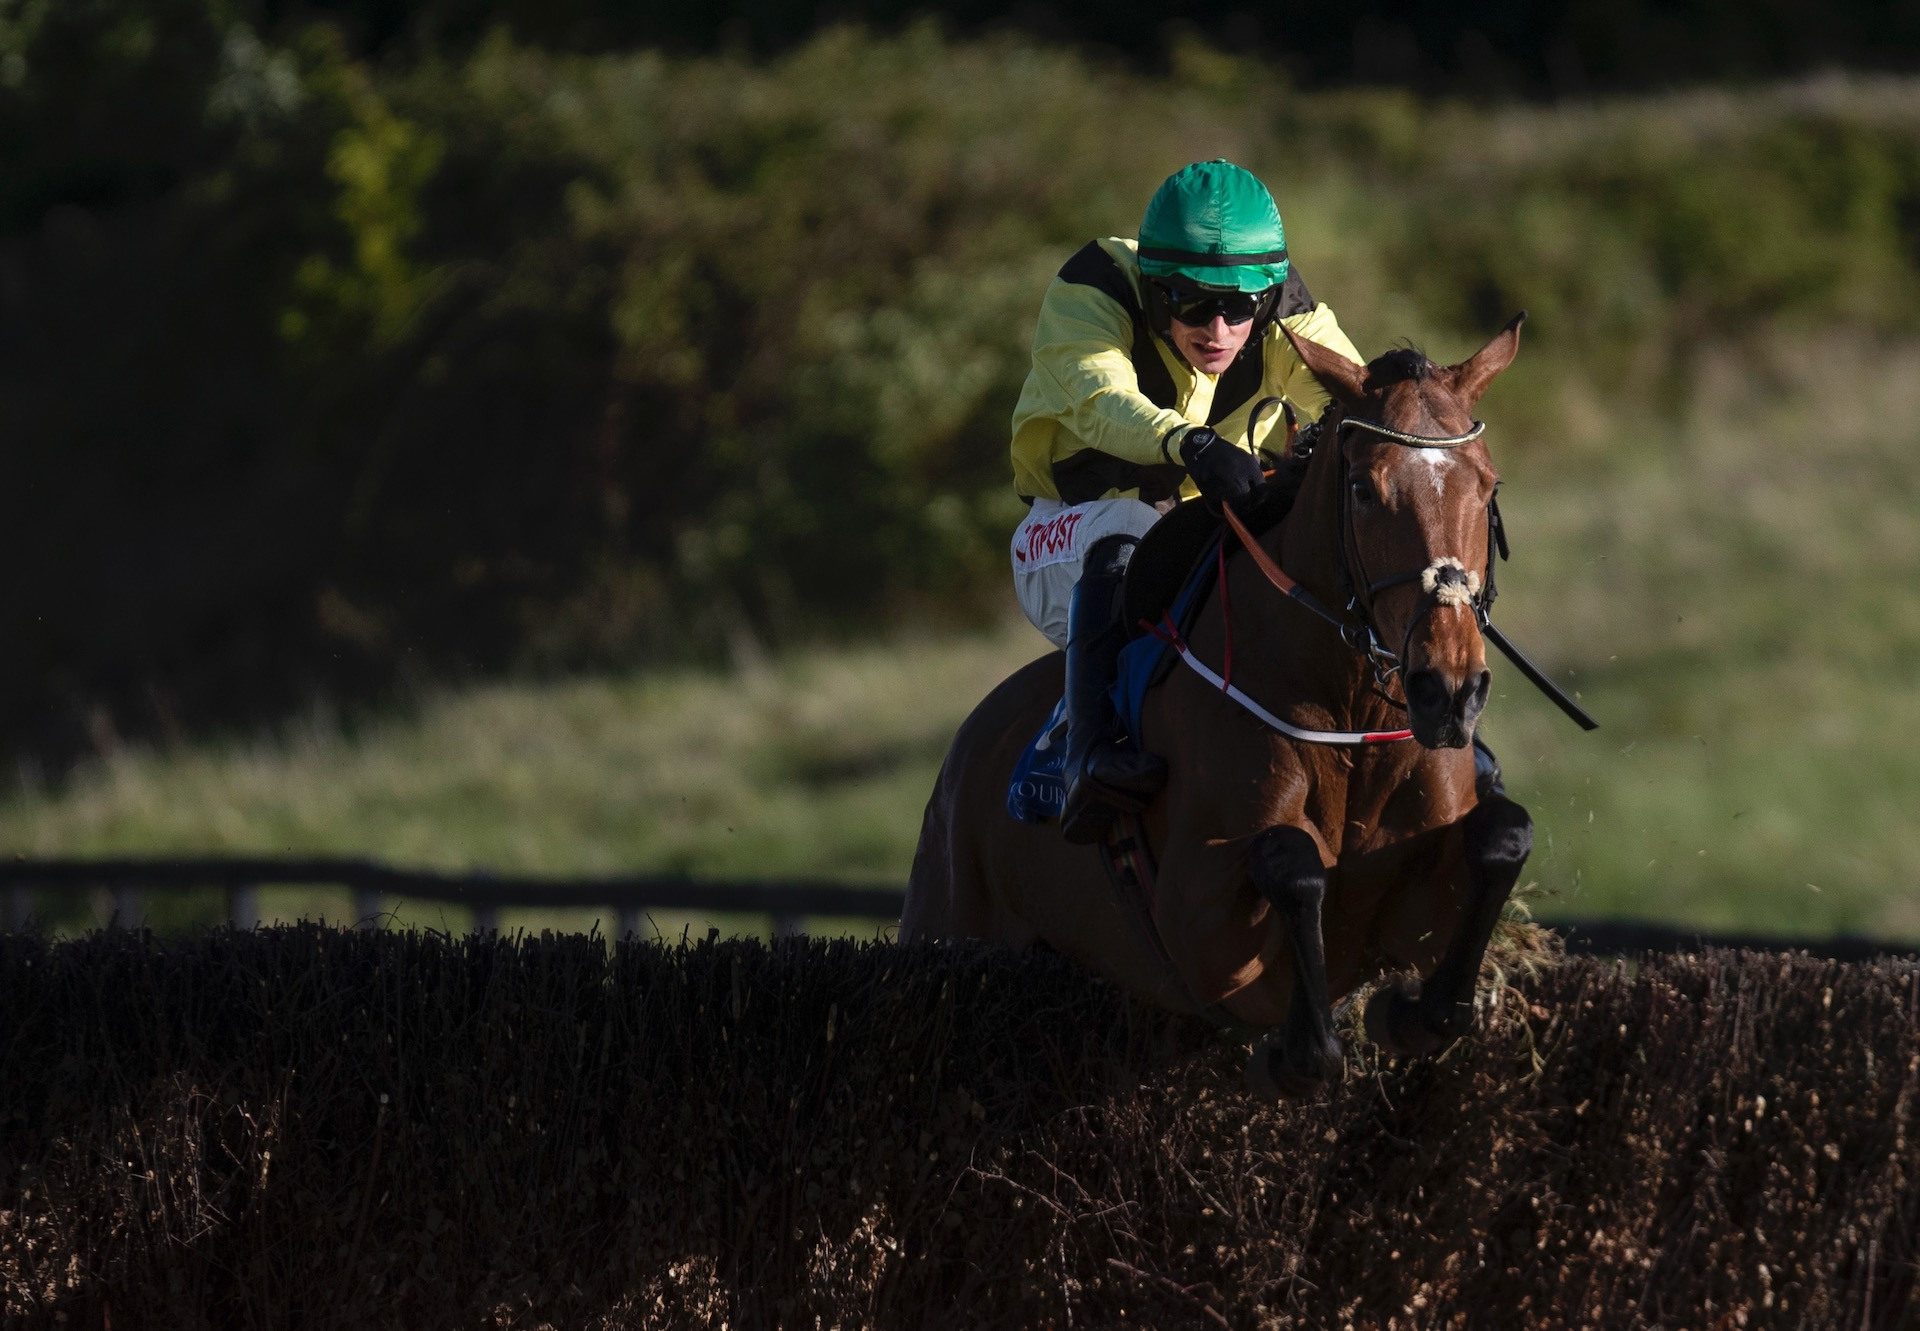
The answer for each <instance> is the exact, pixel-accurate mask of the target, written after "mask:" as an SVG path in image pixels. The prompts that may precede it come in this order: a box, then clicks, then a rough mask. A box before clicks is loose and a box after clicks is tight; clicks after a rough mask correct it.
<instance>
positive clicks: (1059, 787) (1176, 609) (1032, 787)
mask: <svg viewBox="0 0 1920 1331" xmlns="http://www.w3.org/2000/svg"><path fill="white" fill-rule="evenodd" d="M1221 539H1223V538H1220V537H1216V538H1215V539H1214V540H1213V541H1212V542H1211V543H1210V544H1209V545H1208V546H1207V548H1206V553H1205V555H1204V556H1203V557H1202V558H1200V559H1199V560H1197V561H1195V563H1194V568H1193V572H1192V573H1191V574H1190V575H1189V576H1188V578H1187V581H1186V584H1185V585H1184V586H1182V587H1181V588H1180V594H1179V595H1178V596H1176V597H1174V598H1173V605H1172V606H1171V607H1170V608H1169V609H1168V611H1167V616H1168V618H1170V619H1172V620H1173V622H1174V623H1175V624H1181V625H1184V624H1185V623H1186V621H1187V616H1188V614H1189V613H1190V612H1191V611H1192V609H1193V608H1194V603H1195V601H1196V600H1197V598H1198V597H1199V596H1200V594H1201V592H1202V590H1203V589H1204V588H1206V587H1207V585H1208V580H1209V579H1210V578H1211V577H1212V576H1213V565H1214V557H1215V556H1214V550H1215V548H1216V547H1217V546H1218V545H1219V544H1220V541H1221ZM1172 650H1173V648H1172V647H1171V646H1170V645H1169V644H1167V643H1166V642H1164V641H1162V640H1161V639H1160V638H1158V637H1155V636H1154V635H1153V634H1151V633H1143V634H1141V635H1140V636H1139V637H1137V638H1135V639H1133V641H1131V642H1129V643H1128V644H1127V645H1126V646H1125V647H1123V648H1121V649H1120V669H1119V672H1118V674H1117V675H1116V677H1115V679H1114V683H1113V709H1114V711H1116V712H1118V713H1119V715H1120V724H1121V725H1122V726H1123V727H1125V729H1126V732H1127V733H1128V734H1129V735H1133V736H1136V737H1137V736H1138V735H1139V734H1140V714H1141V712H1142V711H1143V710H1144V709H1145V707H1146V702H1147V688H1148V686H1149V685H1151V684H1152V683H1153V681H1154V679H1155V678H1156V677H1157V676H1158V674H1159V671H1160V664H1161V662H1162V661H1164V660H1165V659H1166V656H1167V654H1168V653H1169V652H1171V651H1172ZM1066 760H1067V700H1066V699H1065V698H1061V699H1060V700H1059V701H1058V702H1056V703H1054V705H1053V710H1052V711H1051V712H1049V713H1048V714H1047V720H1046V724H1045V725H1043V726H1041V727H1040V733H1039V734H1037V735H1035V736H1034V737H1033V739H1032V740H1031V741H1030V742H1029V743H1028V744H1027V747H1026V748H1025V749H1024V750H1023V751H1022V752H1021V754H1020V761H1018V762H1016V763H1015V764H1014V765H1013V780H1012V781H1011V782H1009V783H1008V785H1007V812H1008V813H1010V814H1012V815H1013V816H1014V817H1015V818H1017V819H1018V820H1019V821H1021V822H1023V823H1050V822H1054V821H1057V820H1058V819H1059V817H1060V811H1061V810H1062V809H1064V808H1065V807H1066V803H1067V783H1066V780H1065V778H1064V777H1063V775H1062V773H1061V768H1062V767H1064V766H1065V765H1066Z"/></svg>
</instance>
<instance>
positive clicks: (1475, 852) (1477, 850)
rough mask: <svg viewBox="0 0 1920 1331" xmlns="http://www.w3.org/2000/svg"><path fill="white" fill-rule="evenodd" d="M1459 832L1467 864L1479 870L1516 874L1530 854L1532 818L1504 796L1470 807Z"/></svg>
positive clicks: (1531, 850) (1531, 851) (1531, 847)
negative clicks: (1464, 838) (1503, 871)
mask: <svg viewBox="0 0 1920 1331" xmlns="http://www.w3.org/2000/svg"><path fill="white" fill-rule="evenodd" d="M1461 830H1462V831H1463V832H1464V833H1465V836H1466V852H1467V859H1468V861H1469V862H1470V863H1472V864H1474V865H1476V866H1478V867H1479V868H1481V869H1482V870H1496V869H1510V870H1512V871H1513V872H1514V873H1518V872H1519V871H1520V866H1521V865H1523V864H1525V863H1526V862H1527V856H1529V855H1531V854H1532V853H1533V818H1532V816H1531V815H1530V814H1528V813H1527V811H1526V810H1525V809H1524V808H1522V807H1521V806H1520V805H1519V804H1517V803H1515V802H1514V801H1513V800H1510V799H1507V798H1506V797H1505V796H1499V797H1497V798H1494V799H1491V800H1487V801H1485V802H1483V803H1480V804H1476V805H1474V807H1473V810H1472V811H1471V812H1470V813H1468V814H1467V817H1466V822H1465V826H1464V827H1463V828H1462V829H1461Z"/></svg>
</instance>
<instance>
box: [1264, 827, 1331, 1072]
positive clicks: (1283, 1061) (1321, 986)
mask: <svg viewBox="0 0 1920 1331" xmlns="http://www.w3.org/2000/svg"><path fill="white" fill-rule="evenodd" d="M1247 868H1248V871H1249V872H1250V873H1251V875H1252V877H1253V885H1254V887H1255V889H1256V890H1258V891H1259V893H1260V895H1261V896H1262V897H1264V898H1266V900H1267V902H1268V903H1269V904H1270V905H1272V907H1273V909H1274V911H1275V912H1276V913H1277V914H1278V915H1279V916H1280V920H1281V923H1282V925H1283V926H1284V928H1285V929H1286V934H1287V946H1288V948H1289V950H1290V951H1291V952H1292V954H1293V997H1292V1001H1291V1002H1289V1003H1288V1005H1287V1019H1286V1022H1285V1023H1284V1024H1283V1025H1282V1026H1281V1027H1280V1029H1279V1031H1278V1032H1276V1033H1273V1034H1270V1035H1268V1036H1266V1037H1265V1038H1263V1039H1262V1040H1261V1041H1260V1043H1259V1044H1258V1045H1256V1046H1255V1047H1254V1051H1253V1059H1252V1061H1251V1062H1249V1063H1248V1064H1247V1081H1248V1083H1249V1084H1250V1085H1251V1086H1252V1087H1253V1088H1254V1089H1255V1090H1260V1091H1266V1092H1268V1093H1269V1094H1275V1095H1288V1096H1292V1095H1304V1094H1306V1093H1307V1092H1309V1091H1312V1090H1314V1089H1315V1088H1317V1087H1319V1086H1321V1085H1324V1084H1325V1083H1327V1082H1330V1081H1337V1080H1338V1079H1339V1078H1340V1077H1341V1075H1342V1074H1343V1073H1344V1072H1345V1071H1346V1058H1345V1055H1344V1053H1343V1052H1342V1050H1341V1048H1340V1038H1339V1037H1338V1036H1337V1035H1335V1034H1334V1033H1333V1006H1332V1002H1331V1000H1330V999H1329V998H1328V995H1327V948H1326V941H1325V939H1324V938H1323V937H1322V935H1321V931H1320V904H1321V902H1322V901H1323V900H1324V899H1325V897H1326V895H1327V870H1326V867H1325V866H1324V865H1323V864H1321V862H1320V851H1319V849H1318V848H1317V847H1316V846H1315V844H1314V841H1313V838H1312V837H1310V836H1308V835H1307V834H1306V833H1305V832H1303V831H1301V830H1300V829H1299V828H1297V827H1270V828H1268V829H1267V830H1266V831H1264V832H1262V833H1260V834H1259V835H1258V836H1257V837H1255V838H1254V840H1253V844H1252V845H1251V846H1250V847H1249V848H1248V853H1247Z"/></svg>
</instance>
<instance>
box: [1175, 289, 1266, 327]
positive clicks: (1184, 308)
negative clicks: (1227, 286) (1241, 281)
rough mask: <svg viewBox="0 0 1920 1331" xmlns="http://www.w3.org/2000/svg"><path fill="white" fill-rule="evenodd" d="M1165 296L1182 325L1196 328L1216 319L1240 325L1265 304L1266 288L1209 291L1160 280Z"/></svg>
mask: <svg viewBox="0 0 1920 1331" xmlns="http://www.w3.org/2000/svg"><path fill="white" fill-rule="evenodd" d="M1158 285H1159V287H1160V292H1161V294H1162V295H1163V296H1165V297H1166V301H1167V312H1168V313H1169V314H1171V315H1172V316H1173V317H1174V318H1175V319H1178V320H1179V321H1180V322H1181V323H1183V324H1188V325H1191V326H1193V327H1199V326H1201V325H1203V324H1210V323H1212V322H1213V321H1214V320H1215V319H1225V320H1226V321H1227V322H1228V323H1229V324H1243V323H1246V322H1247V321H1248V320H1249V319H1252V318H1253V317H1254V316H1255V315H1257V314H1259V313H1260V307H1261V306H1262V305H1264V304H1265V303H1266V300H1267V292H1265V291H1208V290H1205V289H1204V288H1201V289H1195V288H1191V287H1176V286H1170V285H1168V284H1167V283H1164V282H1162V283H1159V284H1158Z"/></svg>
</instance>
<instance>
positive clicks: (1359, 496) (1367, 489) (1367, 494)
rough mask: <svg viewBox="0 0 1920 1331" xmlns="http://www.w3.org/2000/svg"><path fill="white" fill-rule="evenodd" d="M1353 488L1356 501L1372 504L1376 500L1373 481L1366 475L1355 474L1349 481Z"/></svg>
mask: <svg viewBox="0 0 1920 1331" xmlns="http://www.w3.org/2000/svg"><path fill="white" fill-rule="evenodd" d="M1349 484H1350V486H1351V488H1352V490H1353V498H1354V502H1356V503H1360V504H1371V503H1373V502H1374V493H1373V482H1372V481H1370V480H1368V479H1367V478H1366V477H1365V476H1355V477H1354V478H1353V480H1352V481H1351V482H1350V483H1349Z"/></svg>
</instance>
